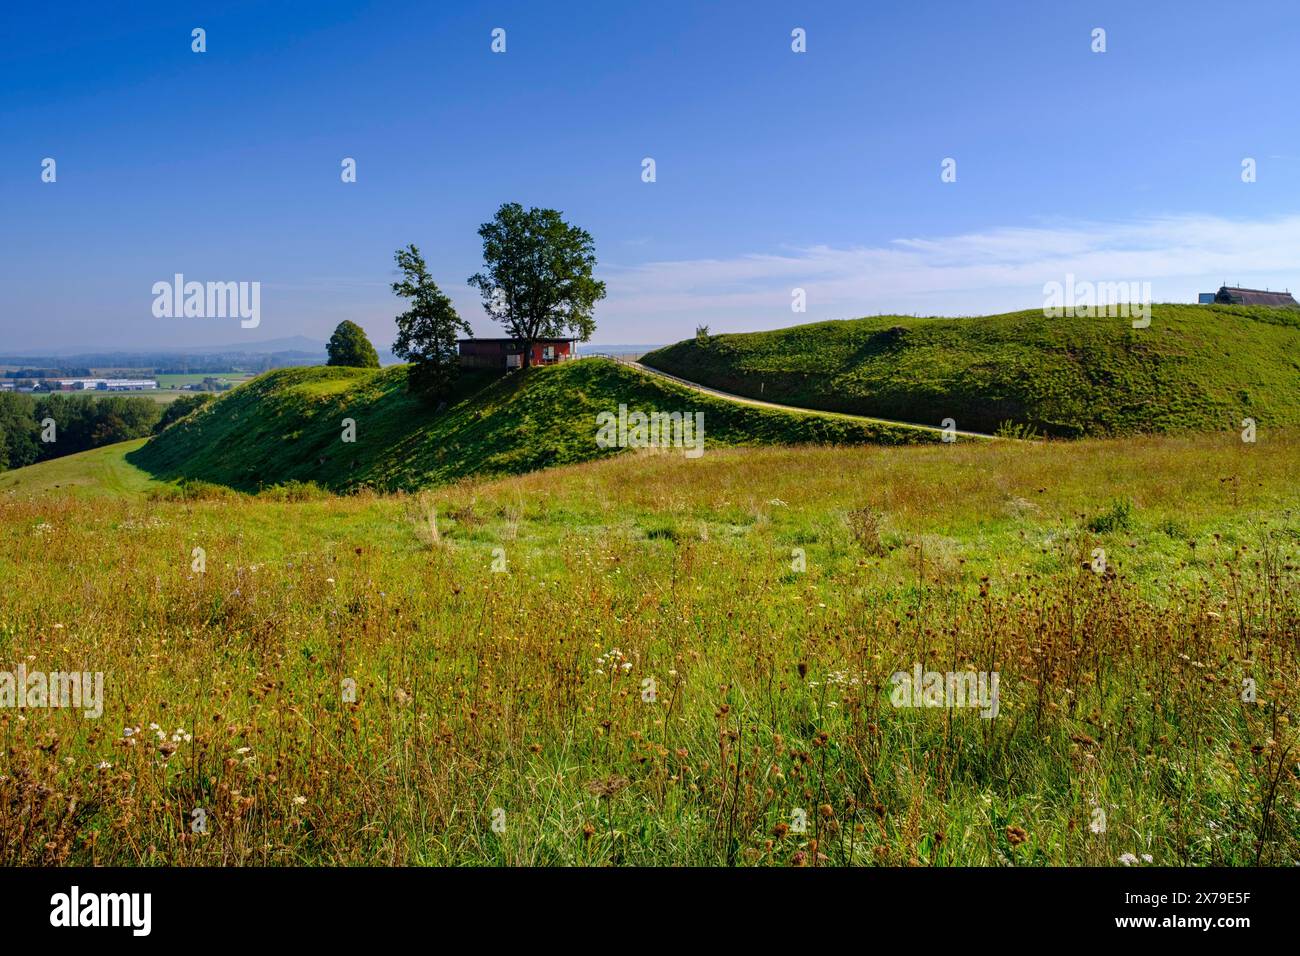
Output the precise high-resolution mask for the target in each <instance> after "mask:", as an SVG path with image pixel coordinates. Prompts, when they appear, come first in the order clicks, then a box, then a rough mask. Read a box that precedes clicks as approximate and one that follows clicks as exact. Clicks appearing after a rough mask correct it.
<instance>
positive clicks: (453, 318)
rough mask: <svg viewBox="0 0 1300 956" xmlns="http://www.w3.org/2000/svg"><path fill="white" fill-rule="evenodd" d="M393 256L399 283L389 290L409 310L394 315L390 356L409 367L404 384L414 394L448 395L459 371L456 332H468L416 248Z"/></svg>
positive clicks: (434, 396)
mask: <svg viewBox="0 0 1300 956" xmlns="http://www.w3.org/2000/svg"><path fill="white" fill-rule="evenodd" d="M395 258H396V260H397V268H398V269H400V270H401V273H402V279H401V281H399V282H394V283H393V292H394V293H396V294H397V295H399V296H401V297H402V298H404V299H409V300H410V302H411V307H410V308H409V309H407V310H406V311H405V312H403V313H402V314H401V315H399V316H398V317H397V340H396V341H395V342H394V343H393V354H394V355H396V356H397V357H398V358H403V359H406V361H408V362H410V363H412V368H411V371H410V373H409V374H408V377H407V381H408V383H409V385H410V387H411V388H412V389H413V390H414V391H418V392H422V393H424V394H426V395H428V396H429V397H433V398H438V397H441V396H443V395H446V394H447V393H448V392H450V391H451V387H452V385H453V384H454V383H455V381H456V375H457V373H458V372H459V370H460V365H459V359H458V358H457V355H456V339H457V337H458V335H459V333H464V334H465V335H467V336H468V335H472V334H473V332H471V331H470V327H469V323H468V322H466V321H465V320H464V319H462V318H461V317H460V316H459V315H458V314H457V312H456V308H455V306H453V305H452V304H451V299H449V298H447V296H445V295H443V293H442V290H441V289H439V288H438V286H437V283H435V282H434V281H433V277H432V276H430V275H429V268H428V266H427V265H426V264H425V262H424V257H423V256H422V255H420V250H419V249H417V248H416V247H415V246H414V245H409V246H407V247H406V248H405V249H398V250H397V254H396V256H395Z"/></svg>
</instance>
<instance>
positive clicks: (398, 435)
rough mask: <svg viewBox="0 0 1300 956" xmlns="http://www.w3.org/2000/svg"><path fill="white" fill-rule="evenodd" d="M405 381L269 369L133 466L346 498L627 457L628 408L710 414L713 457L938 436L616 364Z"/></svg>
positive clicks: (165, 475) (402, 373)
mask: <svg viewBox="0 0 1300 956" xmlns="http://www.w3.org/2000/svg"><path fill="white" fill-rule="evenodd" d="M406 375H407V367H406V366H397V367H391V368H387V369H381V370H368V369H350V368H324V367H318V368H292V369H281V370H278V371H275V372H269V373H267V374H266V375H263V376H261V377H260V378H257V379H255V380H254V381H252V382H250V383H248V384H247V385H244V386H241V387H240V388H238V389H236V390H234V391H233V392H231V393H229V394H228V395H225V396H224V397H222V398H221V399H219V400H218V401H216V402H214V403H212V404H211V405H209V406H207V407H205V408H203V409H200V410H199V411H197V412H195V413H194V414H193V415H191V416H190V417H188V418H186V419H183V420H181V421H180V422H178V423H177V424H176V425H173V426H172V427H171V428H169V429H167V430H166V431H165V432H163V433H162V434H161V435H159V436H158V437H156V438H154V439H152V440H151V441H150V442H149V443H148V444H147V445H145V446H144V447H143V448H141V449H139V450H138V451H135V452H133V453H132V454H130V455H129V456H128V460H129V461H130V462H131V463H132V464H134V465H136V466H138V467H140V468H141V469H143V470H144V471H146V472H148V473H150V474H151V475H153V476H154V477H156V478H160V479H164V480H175V479H201V480H203V481H208V482H214V483H218V484H223V485H228V486H230V487H233V488H238V489H241V490H246V491H255V490H257V489H258V488H260V487H265V486H270V485H275V484H282V483H285V482H290V481H314V482H316V483H317V484H319V485H321V486H323V487H326V488H330V489H335V490H341V489H346V488H353V487H357V486H361V485H367V486H370V487H374V488H377V489H384V490H388V489H399V488H415V487H419V486H422V485H427V484H437V483H444V482H448V481H453V480H455V479H458V478H462V477H466V476H469V475H506V474H519V473H522V472H527V471H532V470H534V469H537V468H543V467H546V466H548V465H559V464H568V463H573V462H581V461H587V460H589V459H593V458H599V457H603V456H606V455H610V454H616V453H618V451H619V450H618V449H613V450H606V449H602V448H599V447H598V446H597V445H596V415H597V414H598V413H600V412H605V411H611V412H615V413H616V412H617V410H618V406H619V404H620V403H623V404H626V405H627V406H628V408H629V410H635V409H640V410H642V411H646V412H649V411H661V412H674V411H681V412H695V411H701V412H703V413H704V416H705V417H704V435H705V449H706V453H707V450H708V449H711V448H715V447H721V446H729V445H763V444H801V443H814V444H828V443H834V444H865V443H880V444H906V443H913V442H932V441H935V440H937V437H938V436H937V435H935V434H934V433H928V432H923V431H919V430H915V429H908V428H897V427H892V426H888V425H879V424H873V423H868V422H855V421H852V420H848V419H842V418H831V417H828V416H824V415H816V414H797V413H786V412H781V411H775V410H771V409H762V408H753V407H748V406H744V405H739V404H736V403H733V402H728V401H725V400H721V399H716V398H711V397H709V396H705V395H701V394H699V393H698V392H695V391H693V390H690V389H686V388H682V387H680V386H677V385H674V384H672V383H670V382H664V381H662V380H659V379H655V378H652V377H650V376H648V375H646V374H645V373H643V372H638V371H636V370H635V369H631V368H628V367H626V366H623V365H619V364H617V363H615V362H612V361H608V360H604V359H586V360H583V361H581V362H571V363H567V364H564V365H555V366H550V367H545V368H534V369H530V370H529V371H528V372H526V373H522V374H512V375H508V376H501V377H498V376H492V375H485V374H483V373H479V374H477V375H466V376H464V377H462V380H461V383H460V386H459V388H460V393H459V394H458V395H457V396H455V397H453V398H452V399H451V401H450V402H449V403H448V404H447V406H446V407H444V408H442V409H435V408H432V407H430V406H429V405H428V404H426V403H424V402H422V401H421V400H420V399H418V398H416V397H415V396H412V395H411V394H409V393H408V392H407V391H406ZM347 418H350V419H353V420H354V421H355V423H356V441H355V442H353V443H346V442H344V441H343V440H342V436H343V427H344V426H343V420H344V419H347ZM677 454H681V452H677Z"/></svg>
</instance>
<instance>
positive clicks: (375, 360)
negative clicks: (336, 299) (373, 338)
mask: <svg viewBox="0 0 1300 956" xmlns="http://www.w3.org/2000/svg"><path fill="white" fill-rule="evenodd" d="M325 351H326V352H327V353H328V354H329V361H327V362H326V363H325V364H326V365H344V366H347V367H349V368H379V353H378V352H376V351H375V347H374V346H373V345H371V344H370V339H368V338H366V332H365V329H363V328H362V327H361V326H359V325H357V324H356V323H355V322H351V321H349V320H347V319H344V320H343V321H342V322H340V323H339V325H338V328H336V329H335V330H334V334H333V335H331V336H330V340H329V342H328V343H327V344H326V346H325Z"/></svg>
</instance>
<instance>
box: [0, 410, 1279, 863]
mask: <svg viewBox="0 0 1300 956" xmlns="http://www.w3.org/2000/svg"><path fill="white" fill-rule="evenodd" d="M1298 448H1300V445H1298V444H1297V439H1296V437H1295V436H1294V435H1276V434H1270V435H1269V436H1267V437H1266V439H1265V440H1262V442H1261V444H1260V445H1258V446H1254V447H1249V446H1242V445H1241V444H1240V443H1239V442H1234V441H1233V440H1232V438H1231V437H1216V436H1204V437H1200V438H1182V439H1161V440H1128V441H1122V442H1084V443H1079V444H1072V445H1059V444H1049V445H1046V446H1034V445H1010V444H1003V445H984V446H974V445H966V444H962V443H958V444H957V445H955V446H934V447H926V448H920V447H918V448H908V449H875V448H860V449H842V448H840V449H835V448H805V449H749V450H731V451H725V452H711V453H709V454H707V455H705V456H704V458H702V459H700V460H698V461H686V460H684V459H682V458H681V457H680V456H674V455H668V454H642V455H627V456H622V457H619V458H616V459H612V460H608V461H603V462H598V463H591V464H584V465H577V466H571V467H566V468H560V469H554V470H551V471H548V472H541V473H536V474H531V475H525V476H521V477H518V478H511V479H504V480H501V481H497V482H464V483H461V484H458V485H454V486H449V487H445V488H442V489H439V490H437V491H431V492H426V493H425V494H424V496H423V498H420V497H408V496H402V495H393V496H379V495H373V494H365V495H358V496H351V497H339V498H321V497H319V496H318V495H316V494H314V493H313V494H309V495H299V494H296V493H295V494H286V495H283V496H277V497H279V498H281V499H282V500H268V499H265V498H264V499H261V500H259V499H257V498H254V497H247V496H232V497H229V498H227V499H217V498H211V497H209V496H208V495H206V494H196V495H192V496H185V497H181V498H177V499H170V500H169V499H163V498H158V499H157V500H149V499H148V498H145V497H137V498H121V499H114V498H106V497H100V498H94V499H78V498H74V497H63V496H58V495H41V496H32V497H23V496H19V495H16V494H9V495H5V496H3V497H0V593H2V594H3V595H4V606H3V611H2V612H0V667H3V668H7V669H9V670H11V671H12V670H13V669H15V668H16V667H17V665H18V664H19V663H20V662H23V663H25V664H26V666H27V668H28V669H29V670H35V669H43V670H47V671H48V670H56V669H63V670H71V669H74V668H75V669H78V670H89V671H97V670H102V671H104V672H105V673H106V678H105V682H106V688H107V692H106V697H107V699H106V703H105V711H104V716H103V717H102V718H100V719H98V720H93V719H85V718H83V717H82V716H81V715H80V714H79V713H72V712H70V711H68V710H35V709H26V710H19V709H12V708H7V709H0V733H3V744H4V747H3V754H2V755H0V863H3V864H8V865H12V864H65V863H67V864H139V865H155V864H179V865H187V864H231V865H242V864H273V865H278V864H389V863H393V864H455V865H484V864H489V865H490V864H508V865H537V864H579V865H588V864H589V865H608V864H613V865H626V864H645V865H682V864H702V865H845V864H851V865H867V864H891V865H955V864H977V865H1034V864H1052V865H1074V864H1104V865H1105V864H1109V865H1116V864H1118V863H1119V862H1120V860H1121V858H1124V859H1126V860H1132V861H1135V862H1136V863H1137V864H1138V865H1143V863H1144V857H1149V858H1150V860H1151V861H1152V862H1153V863H1155V864H1165V865H1184V864H1191V865H1202V864H1204V865H1212V864H1226V865H1255V864H1262V865H1292V864H1294V863H1296V862H1297V861H1298V860H1300V775H1298V774H1300V759H1298V757H1297V745H1298V736H1297V730H1296V724H1295V721H1296V707H1297V704H1298V703H1300V660H1298V657H1300V600H1298V593H1300V592H1298V590H1297V573H1296V568H1297V562H1296V558H1297V550H1298V548H1300V518H1298V517H1297V512H1296V511H1295V504H1296V501H1295V498H1296V491H1295V486H1294V482H1293V478H1292V476H1293V475H1294V474H1295V473H1296V471H1297V467H1296V466H1297V464H1300V455H1298V454H1297V449H1298ZM1113 501H1123V502H1125V514H1126V518H1125V521H1124V522H1118V523H1116V522H1108V523H1106V524H1105V527H1104V529H1103V530H1101V531H1098V530H1090V523H1091V524H1094V525H1095V522H1094V519H1095V518H1096V516H1097V515H1098V514H1099V513H1107V511H1106V509H1108V508H1110V507H1111V503H1112V502H1113ZM435 509H436V513H437V518H436V522H437V524H436V526H435V525H431V524H430V522H431V521H432V520H435V519H432V518H431V517H430V516H431V515H432V514H434V513H435ZM434 527H436V528H437V531H436V533H435V532H434V531H433V530H432V528H434ZM196 547H201V548H202V549H203V550H204V553H205V555H206V569H205V570H204V571H203V572H202V573H198V572H196V571H195V570H194V569H193V568H194V558H193V554H194V549H195V548H196ZM496 549H500V553H501V554H503V555H504V558H505V561H504V570H500V571H494V570H493V568H494V567H501V566H502V563H501V562H499V561H497V560H496V556H497V555H498V551H497V550H496ZM1097 549H1101V550H1103V551H1104V552H1105V554H1106V563H1105V568H1104V571H1103V572H1101V573H1098V571H1096V570H1094V560H1093V555H1094V553H1095V551H1096V550H1097ZM799 553H802V555H803V558H804V570H797V569H796V568H797V567H798V563H797V561H796V557H797V555H798V554H799ZM3 662H7V663H3ZM918 663H919V664H921V665H922V666H923V667H924V668H926V669H932V670H938V671H964V670H974V671H996V672H998V674H999V675H1000V709H999V713H998V716H997V717H996V718H993V719H983V718H981V717H980V716H978V714H977V713H976V712H975V711H973V710H970V709H961V708H951V709H950V708H945V707H936V708H920V709H910V708H896V707H894V706H893V705H892V703H891V700H890V690H891V687H890V675H891V674H893V673H894V672H896V671H910V670H911V669H912V668H913V667H914V665H916V664H918ZM1247 680H1250V681H1253V682H1254V685H1255V687H1256V689H1257V699H1256V700H1255V701H1254V702H1250V701H1247V700H1244V699H1243V689H1244V688H1245V687H1246V686H1247V685H1246V684H1245V682H1246V681H1247ZM352 682H354V684H353V683H352ZM353 686H355V698H354V699H353V696H352V693H351V687H353ZM1247 696H1249V695H1247ZM154 725H157V729H155V728H154ZM128 728H129V729H130V731H131V733H130V734H129V735H128V734H126V733H125V731H126V730H127V729H128ZM135 728H139V731H138V732H136V730H135ZM160 733H161V736H159V734H160ZM196 810H201V811H202V814H201V815H196V813H195V811H196ZM494 811H501V812H500V813H496V814H495V816H494ZM796 811H799V812H796ZM199 820H203V821H204V822H205V824H206V825H205V826H204V827H203V828H201V832H195V825H196V822H197V821H199ZM494 820H495V821H496V826H495V828H494ZM800 822H804V825H803V826H802V827H800V826H799V825H798V824H799V823H800Z"/></svg>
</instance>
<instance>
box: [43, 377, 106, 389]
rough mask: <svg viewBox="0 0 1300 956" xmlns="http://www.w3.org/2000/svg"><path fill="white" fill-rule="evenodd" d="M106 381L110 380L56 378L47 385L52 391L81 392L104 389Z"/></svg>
mask: <svg viewBox="0 0 1300 956" xmlns="http://www.w3.org/2000/svg"><path fill="white" fill-rule="evenodd" d="M106 381H108V379H104V378H56V379H54V380H53V381H51V382H47V383H46V385H48V386H49V389H50V391H58V392H80V391H82V390H84V389H87V388H103V387H104V385H103V383H104V382H106Z"/></svg>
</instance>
